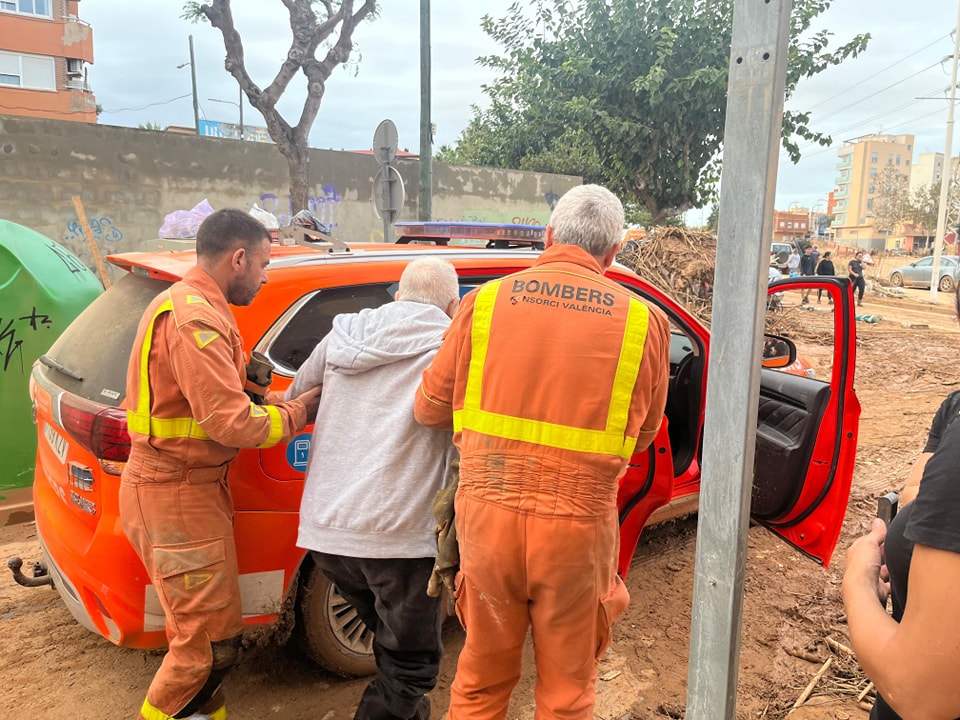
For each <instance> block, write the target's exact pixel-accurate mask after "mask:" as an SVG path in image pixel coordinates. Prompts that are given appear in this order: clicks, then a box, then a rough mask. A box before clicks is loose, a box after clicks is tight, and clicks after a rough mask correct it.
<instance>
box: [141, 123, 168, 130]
mask: <svg viewBox="0 0 960 720" xmlns="http://www.w3.org/2000/svg"><path fill="white" fill-rule="evenodd" d="M137 129H139V130H158V131H162V130H163V128H162V127H161V126H160V125H158V124H157V123H155V122H145V123H138V124H137Z"/></svg>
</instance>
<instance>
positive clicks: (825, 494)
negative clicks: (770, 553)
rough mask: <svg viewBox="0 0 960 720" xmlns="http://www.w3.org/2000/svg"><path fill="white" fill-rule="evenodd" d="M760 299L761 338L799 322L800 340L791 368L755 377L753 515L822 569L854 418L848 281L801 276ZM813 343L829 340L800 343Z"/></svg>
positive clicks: (834, 529) (850, 455) (838, 517)
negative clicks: (763, 307)
mask: <svg viewBox="0 0 960 720" xmlns="http://www.w3.org/2000/svg"><path fill="white" fill-rule="evenodd" d="M818 290H820V291H821V297H820V298H819V302H818V301H817V300H818V298H817V291H818ZM768 293H769V294H768V298H769V302H768V305H767V307H768V316H767V332H768V333H769V332H773V333H776V334H791V333H790V332H789V330H788V329H787V328H788V327H789V326H790V325H791V324H792V325H793V326H794V327H795V325H796V322H797V320H798V319H799V320H800V322H802V323H803V328H804V331H805V332H804V333H803V337H802V338H798V341H797V345H798V348H797V349H798V359H797V361H796V362H794V363H792V364H791V365H789V366H787V367H783V368H777V369H774V368H770V367H763V368H762V369H761V371H760V375H761V378H760V405H759V411H758V416H757V447H756V461H755V469H754V484H753V495H752V501H751V516H752V517H753V519H754V520H755V521H756V522H759V523H761V524H762V525H764V526H766V527H767V528H769V529H770V530H772V531H773V532H775V533H776V534H777V535H779V536H781V537H782V538H783V539H784V540H786V541H787V542H789V543H790V544H791V545H794V546H795V547H797V548H798V549H800V550H801V551H803V552H804V553H806V554H807V555H809V556H810V557H811V558H813V559H815V560H817V561H818V562H820V563H821V564H823V565H824V566H826V565H827V564H828V563H829V561H830V557H831V555H832V554H833V550H834V547H835V546H836V543H837V539H838V538H839V536H840V529H841V525H842V523H843V518H844V514H845V513H846V508H847V500H848V497H849V494H850V485H851V481H852V479H853V466H854V459H855V453H856V445H857V431H858V427H859V420H860V403H859V402H858V400H857V397H856V394H855V393H854V389H853V380H854V377H853V376H854V367H855V359H856V317H855V311H854V304H853V292H852V290H851V285H850V281H849V280H847V279H846V278H833V277H803V278H790V279H783V280H777V281H774V282H773V283H771V286H770V289H769V291H768ZM778 324H779V325H782V326H783V328H782V329H781V328H778ZM816 337H819V338H827V340H826V341H821V342H819V343H818V342H817V341H815V340H812V339H810V340H808V338H816ZM830 338H832V348H831V347H829V345H830V341H829V339H830Z"/></svg>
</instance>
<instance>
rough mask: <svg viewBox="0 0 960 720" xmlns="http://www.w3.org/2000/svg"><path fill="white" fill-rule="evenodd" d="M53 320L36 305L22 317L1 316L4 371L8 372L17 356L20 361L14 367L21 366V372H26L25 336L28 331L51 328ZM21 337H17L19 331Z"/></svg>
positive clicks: (0, 351)
mask: <svg viewBox="0 0 960 720" xmlns="http://www.w3.org/2000/svg"><path fill="white" fill-rule="evenodd" d="M51 325H53V321H52V320H51V319H50V316H49V315H44V314H43V313H38V312H37V308H36V306H34V307H33V308H32V309H31V310H30V313H29V314H27V315H24V316H22V317H9V318H3V317H0V358H2V360H3V372H7V370H8V369H9V368H10V363H11V362H13V360H14V359H15V358H19V359H20V362H19V363H17V364H16V365H14V367H15V368H16V367H19V368H20V374H21V375H22V374H24V372H26V369H25V368H24V364H23V339H22V338H23V336H24V335H25V334H26V333H27V332H38V331H39V330H40V329H41V328H49V327H50V326H51ZM18 332H19V333H20V337H17V333H18Z"/></svg>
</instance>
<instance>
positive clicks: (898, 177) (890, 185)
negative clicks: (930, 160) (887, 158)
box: [872, 165, 911, 233]
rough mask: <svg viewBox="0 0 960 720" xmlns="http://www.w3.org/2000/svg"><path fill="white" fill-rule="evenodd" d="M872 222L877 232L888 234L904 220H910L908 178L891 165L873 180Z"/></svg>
mask: <svg viewBox="0 0 960 720" xmlns="http://www.w3.org/2000/svg"><path fill="white" fill-rule="evenodd" d="M872 184H873V185H874V192H875V195H874V198H873V208H872V210H873V222H874V224H875V225H876V226H877V229H878V230H882V231H885V232H887V233H890V232H892V231H893V229H894V228H895V227H896V226H897V225H899V224H900V223H902V222H903V221H904V220H909V219H910V210H911V208H910V178H909V177H907V176H906V175H904V174H903V173H901V172H900V171H899V170H898V169H897V168H895V167H894V166H893V165H887V166H886V167H885V168H884V169H883V172H881V173H879V174H878V175H877V177H876V178H874V179H873V181H872Z"/></svg>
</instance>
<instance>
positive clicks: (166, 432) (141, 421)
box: [127, 410, 210, 440]
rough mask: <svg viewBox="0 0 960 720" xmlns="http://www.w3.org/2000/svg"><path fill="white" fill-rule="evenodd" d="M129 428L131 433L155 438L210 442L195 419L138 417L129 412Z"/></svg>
mask: <svg viewBox="0 0 960 720" xmlns="http://www.w3.org/2000/svg"><path fill="white" fill-rule="evenodd" d="M127 428H128V429H129V430H130V432H135V433H138V434H140V435H149V436H150V437H155V438H190V439H192V440H209V439H210V436H209V435H207V433H206V431H205V430H204V429H203V428H202V427H200V425H198V424H197V421H196V420H194V419H193V418H156V417H149V416H147V417H144V416H142V415H136V414H135V413H134V412H133V411H132V410H127Z"/></svg>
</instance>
